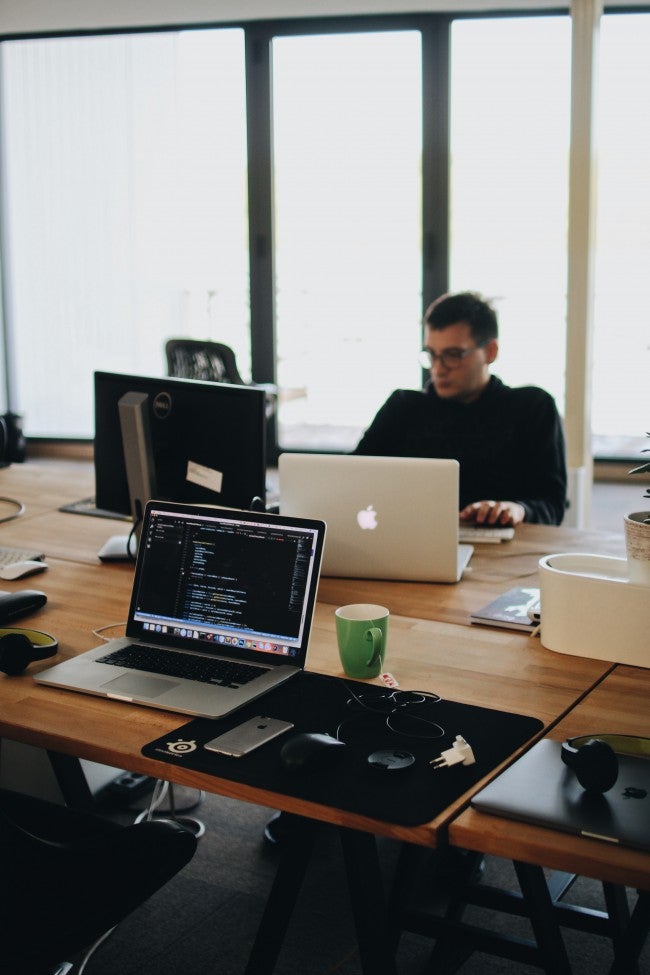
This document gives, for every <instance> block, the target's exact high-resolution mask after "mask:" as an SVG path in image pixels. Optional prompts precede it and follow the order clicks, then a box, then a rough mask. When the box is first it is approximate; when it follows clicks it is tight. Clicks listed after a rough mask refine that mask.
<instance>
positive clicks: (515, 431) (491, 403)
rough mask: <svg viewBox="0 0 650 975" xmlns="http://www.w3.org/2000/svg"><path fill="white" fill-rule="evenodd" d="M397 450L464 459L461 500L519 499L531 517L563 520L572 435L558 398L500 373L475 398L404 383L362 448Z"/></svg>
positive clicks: (407, 454)
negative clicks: (567, 444) (461, 399)
mask: <svg viewBox="0 0 650 975" xmlns="http://www.w3.org/2000/svg"><path fill="white" fill-rule="evenodd" d="M354 453H356V454H369V455H376V456H382V455H383V456H389V457H448V458H454V459H455V460H457V461H458V462H459V463H460V507H461V508H464V507H465V505H467V504H470V503H471V502H472V501H485V500H494V501H517V502H518V503H519V504H521V505H523V507H524V508H525V511H526V519H525V520H526V521H529V522H541V523H543V524H550V525H559V524H560V522H561V521H562V518H563V516H564V510H565V506H566V460H565V448H564V434H563V431H562V423H561V421H560V417H559V415H558V412H557V409H556V406H555V402H554V400H553V398H552V397H551V396H550V395H549V394H548V393H547V392H545V391H544V390H543V389H539V388H538V387H536V386H522V387H519V388H512V387H510V386H506V385H505V384H504V383H502V382H501V380H500V379H498V378H497V377H496V376H492V377H491V378H490V381H489V383H488V385H487V386H486V388H485V390H484V391H483V392H482V393H481V395H480V396H479V398H478V399H477V400H474V402H472V403H458V402H456V401H453V400H445V399H442V398H440V397H439V396H438V395H437V393H436V391H435V389H434V388H433V386H432V385H431V384H430V385H428V386H427V387H426V389H424V390H423V391H417V390H411V389H398V390H396V391H395V392H394V393H392V394H391V395H390V396H389V398H388V399H387V400H386V402H385V403H384V405H383V406H382V407H381V409H380V410H379V412H378V413H377V415H376V416H375V418H374V420H373V421H372V423H371V425H370V427H369V428H368V430H367V431H366V432H365V434H364V435H363V437H362V438H361V440H360V441H359V444H358V445H357V447H356V450H355V451H354Z"/></svg>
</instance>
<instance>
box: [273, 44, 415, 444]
mask: <svg viewBox="0 0 650 975" xmlns="http://www.w3.org/2000/svg"><path fill="white" fill-rule="evenodd" d="M421 60H422V56H421V42H420V34H419V33H418V32H415V31H404V32H400V33H395V32H386V33H381V32H379V33H372V34H370V33H360V34H347V35H345V34H344V35H341V34H336V35H329V36H320V35H317V36H313V37H305V36H299V37H279V38H275V39H274V41H273V63H272V78H273V149H274V157H273V172H274V189H275V201H274V202H275V235H274V239H275V247H276V252H275V269H276V309H277V326H276V327H277V369H278V382H279V385H280V388H281V389H282V390H283V401H282V402H281V405H280V417H279V419H280V445H281V446H284V447H291V446H294V447H295V446H297V447H300V446H303V447H304V446H305V445H311V446H316V447H321V448H328V447H329V448H338V449H340V448H343V449H349V448H352V447H353V446H354V445H355V444H356V442H357V440H358V439H359V436H360V434H361V433H362V431H363V430H364V428H365V427H366V426H367V425H368V423H369V422H370V420H371V419H372V417H373V415H374V413H375V412H376V410H377V409H378V408H379V406H380V405H381V403H382V402H383V400H384V399H385V398H386V396H387V395H388V394H389V393H390V392H391V390H393V389H394V388H395V387H396V386H417V385H418V383H419V382H420V368H419V366H418V362H417V351H418V347H419V342H420V334H421V324H420V318H421V305H422V285H421V264H422V260H421V207H422V201H421V151H422V95H421V92H422V80H421V73H422V72H421Z"/></svg>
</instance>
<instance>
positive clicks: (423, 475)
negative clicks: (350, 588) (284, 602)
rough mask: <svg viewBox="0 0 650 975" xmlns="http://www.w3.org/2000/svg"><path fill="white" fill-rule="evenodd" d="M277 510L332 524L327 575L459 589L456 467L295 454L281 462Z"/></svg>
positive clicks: (461, 555)
mask: <svg viewBox="0 0 650 975" xmlns="http://www.w3.org/2000/svg"><path fill="white" fill-rule="evenodd" d="M278 473H279V486H280V510H281V511H282V512H283V513H285V514H288V515H292V516H294V517H301V518H305V517H312V518H322V519H323V520H324V521H325V522H326V523H327V550H326V552H325V556H324V562H323V575H329V576H341V577H354V578H362V579H403V580H408V581H411V582H458V580H459V579H460V577H461V575H462V573H463V570H464V568H465V567H466V565H467V563H468V561H469V558H470V556H471V554H472V551H473V548H472V546H471V545H459V542H458V491H459V464H458V462H457V461H455V460H439V459H430V458H420V457H365V456H359V455H356V454H293V453H291V454H290V453H285V454H282V455H281V456H280V459H279V463H278Z"/></svg>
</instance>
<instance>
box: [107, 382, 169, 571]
mask: <svg viewBox="0 0 650 975" xmlns="http://www.w3.org/2000/svg"><path fill="white" fill-rule="evenodd" d="M148 398H149V397H148V396H147V394H146V393H135V392H129V393H125V394H124V396H122V398H121V399H120V401H119V403H118V409H119V412H120V427H121V429H122V450H123V451H124V466H125V468H126V478H127V481H128V484H129V498H130V500H131V517H132V518H133V526H134V527H133V529H132V531H131V533H130V534H129V535H112V536H111V537H110V538H109V539H108V541H107V542H106V543H105V544H104V545H103V546H102V547H101V549H100V550H99V552H98V553H97V555H98V557H99V558H100V559H101V561H102V562H132V561H133V560H134V559H135V557H136V555H137V552H138V542H139V541H140V531H141V529H142V519H143V516H144V508H145V505H146V503H147V501H148V500H149V499H150V498H153V497H155V495H156V480H155V469H154V461H153V451H152V449H151V436H150V433H149V414H148V412H147V402H148Z"/></svg>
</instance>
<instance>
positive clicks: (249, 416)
mask: <svg viewBox="0 0 650 975" xmlns="http://www.w3.org/2000/svg"><path fill="white" fill-rule="evenodd" d="M127 393H140V394H144V395H145V396H146V401H145V405H144V412H145V416H146V420H147V421H148V422H147V426H148V437H149V438H150V444H149V445H148V446H150V449H151V456H152V460H153V474H154V478H155V483H156V497H157V499H158V500H168V501H181V502H187V503H191V504H221V505H224V506H227V507H233V508H248V507H250V504H251V501H252V500H253V498H255V497H259V498H261V499H262V501H264V500H265V477H266V456H265V449H266V398H265V393H264V390H262V389H256V388H254V387H251V386H235V385H229V384H226V383H212V382H199V381H198V380H194V379H171V378H153V377H147V376H129V375H120V374H118V373H111V372H96V373H95V504H96V505H97V507H98V508H103V509H106V510H108V511H114V512H116V513H119V514H124V515H129V514H131V503H130V496H129V485H128V481H127V474H126V467H125V461H124V446H123V440H122V429H121V424H120V416H119V406H118V404H119V402H120V400H121V399H122V397H123V396H125V394H127ZM145 500H146V499H145Z"/></svg>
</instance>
